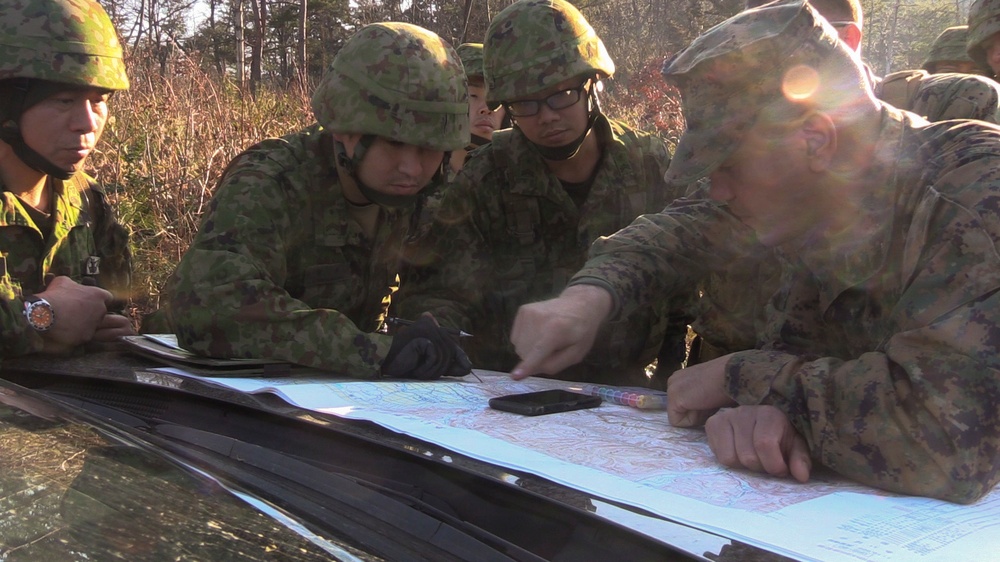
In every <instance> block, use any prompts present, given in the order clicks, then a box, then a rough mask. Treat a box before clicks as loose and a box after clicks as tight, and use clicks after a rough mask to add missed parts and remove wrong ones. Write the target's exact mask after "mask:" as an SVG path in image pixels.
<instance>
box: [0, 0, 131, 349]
mask: <svg viewBox="0 0 1000 562" xmlns="http://www.w3.org/2000/svg"><path fill="white" fill-rule="evenodd" d="M0 81H4V83H5V84H8V83H14V82H17V83H18V84H21V83H22V82H25V83H26V82H28V81H46V82H50V83H56V84H58V85H62V84H65V85H66V86H67V88H69V87H81V86H82V87H96V88H102V89H108V90H123V89H126V88H128V87H129V83H128V76H127V75H126V73H125V65H124V62H123V59H122V50H121V45H120V44H119V42H118V35H117V32H116V31H115V28H114V26H113V25H112V23H111V20H110V18H108V15H107V13H105V12H104V10H103V9H102V8H101V7H100V5H99V4H97V3H96V2H93V1H90V0H79V1H69V0H13V1H12V2H10V1H8V2H5V3H4V7H3V9H2V10H0ZM7 81H10V82H7ZM14 90H15V89H5V90H3V91H4V92H5V95H7V94H8V93H9V92H12V91H14ZM55 91H57V88H56V89H55ZM8 102H10V100H6V99H5V100H0V107H3V108H4V111H0V119H7V120H6V121H4V122H2V123H0V127H2V128H3V131H2V132H3V135H4V138H5V139H8V140H9V142H15V139H17V140H22V139H20V136H21V132H20V130H19V125H18V123H17V121H18V120H19V118H20V112H21V111H22V110H23V109H24V108H15V107H10V106H7V103H8ZM7 111H12V112H13V113H12V114H11V115H10V116H5V113H6V112H7ZM11 116H16V119H13V118H10V117H11ZM67 175H68V174H67ZM49 181H50V182H51V186H52V190H53V197H52V201H53V202H52V208H51V213H50V215H51V221H52V222H51V231H50V232H48V234H47V235H46V234H45V233H43V232H42V230H40V229H39V228H38V226H37V224H36V223H35V221H34V219H33V215H32V213H29V211H28V210H27V209H26V207H25V205H24V204H23V203H22V202H21V201H20V199H18V197H17V196H16V195H14V194H13V193H11V192H9V191H7V189H6V187H5V186H4V185H3V183H2V182H0V197H2V204H3V209H2V213H0V266H2V268H0V275H2V277H0V357H11V356H15V355H22V354H29V353H35V352H38V351H41V349H42V347H43V343H42V338H41V336H39V335H38V333H37V332H36V331H35V330H34V329H32V328H31V327H30V326H29V325H28V323H27V320H26V319H25V317H24V313H23V312H24V302H23V300H22V298H23V297H24V296H25V295H31V294H34V293H38V292H41V291H43V290H44V288H45V283H46V281H47V280H46V277H48V276H60V275H65V276H68V277H70V278H72V279H73V280H74V281H76V282H77V283H81V282H85V281H86V282H88V283H90V282H92V283H95V284H96V285H98V286H100V287H103V288H105V289H108V290H109V291H111V292H112V294H113V295H114V296H115V297H116V299H118V300H119V302H118V303H114V304H112V305H111V306H110V307H109V309H111V310H117V311H120V310H121V308H122V305H123V303H122V302H121V301H124V300H126V299H128V297H129V289H130V276H131V266H132V260H131V253H130V251H129V246H128V231H127V230H126V229H125V228H124V227H122V226H121V225H120V224H118V222H117V221H116V219H115V216H114V212H113V210H112V208H111V206H110V204H109V203H108V200H107V198H106V196H105V194H104V191H103V189H102V188H101V187H100V186H99V185H97V184H96V183H95V182H94V180H93V178H91V177H89V176H87V175H86V174H84V173H83V172H79V173H77V174H75V175H73V176H72V177H71V178H69V179H67V180H65V181H64V180H59V179H57V178H55V177H52V176H51V175H50V176H49ZM60 321H66V322H72V319H60Z"/></svg>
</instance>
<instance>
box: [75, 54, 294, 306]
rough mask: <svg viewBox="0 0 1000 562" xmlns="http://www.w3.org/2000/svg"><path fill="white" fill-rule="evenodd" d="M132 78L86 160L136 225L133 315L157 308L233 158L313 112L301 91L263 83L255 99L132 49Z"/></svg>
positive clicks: (121, 213)
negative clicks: (163, 66)
mask: <svg viewBox="0 0 1000 562" xmlns="http://www.w3.org/2000/svg"><path fill="white" fill-rule="evenodd" d="M129 76H130V78H131V82H132V87H131V89H130V90H128V91H125V92H119V93H117V94H116V95H115V96H114V97H113V98H112V101H111V113H112V118H111V120H110V121H109V123H108V125H107V127H106V128H105V131H104V135H103V137H102V139H101V143H100V145H99V147H98V150H97V151H96V152H95V153H94V154H93V155H92V156H91V158H90V161H89V164H88V165H89V167H90V172H91V173H92V174H93V175H94V176H95V177H97V179H98V181H100V182H101V183H102V184H103V185H104V186H105V188H106V189H107V191H108V194H109V196H110V197H111V199H112V201H113V202H114V204H115V206H116V209H117V211H118V217H119V220H120V221H121V222H122V223H123V224H125V225H126V227H127V228H129V229H130V230H131V232H132V249H133V253H134V262H135V274H134V277H133V295H132V302H133V314H134V317H135V318H136V319H137V320H138V319H139V318H141V316H142V315H143V314H145V313H148V312H150V311H152V310H155V309H156V308H157V306H158V304H159V295H160V288H161V286H162V284H163V282H164V281H165V280H166V278H167V276H168V275H169V274H170V273H171V272H172V271H173V268H174V266H175V265H176V263H177V262H178V260H180V257H181V255H183V253H184V251H185V250H186V249H187V247H188V245H189V244H190V242H191V239H192V238H193V236H194V234H195V233H196V232H197V229H198V226H199V222H200V218H201V214H202V212H203V210H204V208H205V205H206V204H207V203H208V201H209V199H210V198H211V196H212V193H213V191H214V189H215V185H216V183H217V182H218V180H219V177H220V175H221V174H222V172H223V171H224V170H225V167H226V165H227V164H228V163H229V161H230V160H232V158H233V157H234V156H236V155H237V154H239V153H240V152H241V151H242V150H244V149H245V148H247V147H248V146H250V145H252V144H254V143H256V142H258V141H260V140H261V139H264V138H267V137H272V136H280V135H284V134H286V133H289V132H292V131H295V130H297V129H300V128H302V127H303V126H305V125H307V124H308V123H310V122H312V114H311V110H310V109H309V100H308V98H307V97H306V96H304V95H302V94H301V93H295V92H283V91H278V90H274V89H266V88H262V89H261V90H260V91H258V95H257V97H256V99H253V98H251V96H250V95H249V93H247V92H245V91H242V90H241V89H240V88H238V87H237V85H236V84H234V82H233V81H232V80H228V79H224V78H220V77H213V76H210V75H208V74H206V73H204V72H202V71H201V70H200V69H199V68H198V67H197V66H195V65H194V64H191V63H190V62H186V61H183V60H181V61H175V62H174V63H173V65H172V67H171V72H170V74H169V76H164V75H163V74H161V72H160V69H159V67H158V66H156V65H154V64H152V61H149V60H144V59H142V58H141V57H132V58H131V60H130V66H129Z"/></svg>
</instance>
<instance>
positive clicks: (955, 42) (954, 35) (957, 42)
mask: <svg viewBox="0 0 1000 562" xmlns="http://www.w3.org/2000/svg"><path fill="white" fill-rule="evenodd" d="M968 37H969V26H967V25H956V26H954V27H949V28H947V29H945V30H944V31H942V32H941V34H940V35H938V36H937V39H935V40H934V43H932V44H931V48H930V51H929V52H928V53H927V59H926V60H925V61H924V64H923V69H924V70H926V71H927V72H929V73H931V74H941V73H945V72H959V73H962V74H978V73H980V71H981V69H980V68H979V65H978V64H976V61H974V60H972V58H971V57H969V53H968V52H966V50H965V45H966V43H968Z"/></svg>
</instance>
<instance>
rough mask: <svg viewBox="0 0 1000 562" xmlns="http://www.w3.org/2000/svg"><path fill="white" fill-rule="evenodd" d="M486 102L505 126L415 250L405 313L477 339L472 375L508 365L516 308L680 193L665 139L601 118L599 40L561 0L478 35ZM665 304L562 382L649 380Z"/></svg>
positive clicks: (449, 194) (672, 347)
mask: <svg viewBox="0 0 1000 562" xmlns="http://www.w3.org/2000/svg"><path fill="white" fill-rule="evenodd" d="M484 70H485V76H486V86H487V93H486V95H487V102H488V103H489V104H490V105H491V106H493V107H497V106H500V105H502V106H504V107H505V108H506V110H507V115H508V116H510V117H511V118H512V119H513V128H511V129H505V130H503V131H497V132H496V133H494V135H493V141H492V142H491V143H490V144H489V145H487V146H485V147H483V148H481V149H479V150H477V151H476V152H475V153H474V154H473V156H472V158H470V159H469V161H468V162H466V164H465V168H463V170H462V172H461V173H460V174H459V175H458V177H457V178H456V180H455V181H454V182H453V183H452V184H450V185H449V186H448V189H447V190H446V191H445V192H444V194H443V196H442V202H441V210H440V213H439V214H438V217H437V221H436V222H435V223H434V227H433V228H432V229H431V232H430V234H429V236H428V238H427V239H426V240H425V242H426V244H425V248H426V249H427V252H426V253H425V254H420V253H418V254H417V255H412V256H410V259H411V261H412V265H413V266H414V269H413V270H412V271H411V272H410V274H408V276H407V277H405V278H404V280H403V284H402V289H401V294H400V298H399V299H398V302H399V303H400V307H401V311H402V313H403V315H406V316H412V315H414V314H416V313H419V312H422V311H425V310H429V311H431V312H433V314H434V316H435V317H436V318H438V319H440V320H441V322H442V324H449V325H451V326H453V327H455V328H462V329H465V330H467V331H470V332H472V333H473V335H474V337H473V338H470V339H469V340H468V341H466V342H464V343H465V347H466V351H468V352H469V355H470V357H471V358H472V359H473V363H474V364H475V365H476V366H477V367H480V368H486V369H493V370H498V371H508V370H509V369H510V368H512V367H513V366H514V365H515V364H516V362H517V356H516V354H515V353H514V349H513V347H512V346H511V345H510V342H509V340H508V334H509V329H510V326H511V323H512V321H513V319H514V314H515V313H516V312H517V307H518V306H520V305H521V304H524V303H526V302H531V301H533V300H538V299H542V298H548V297H551V296H553V295H555V294H558V292H559V291H560V290H561V289H562V288H563V287H564V286H565V284H566V281H567V280H568V279H569V277H570V275H572V273H573V271H575V270H576V269H578V268H579V267H580V266H581V265H582V264H583V262H584V260H585V259H586V254H587V250H588V248H589V247H590V244H591V242H593V241H594V240H595V239H597V238H598V237H600V236H604V235H607V234H611V233H613V232H615V231H616V230H618V229H619V228H621V227H623V226H625V225H627V224H628V223H629V222H631V220H632V219H634V218H635V217H636V216H638V215H639V214H641V213H646V212H653V211H656V210H659V209H662V208H663V206H664V205H666V203H668V202H670V201H672V200H673V199H674V198H676V196H677V193H683V190H676V191H675V190H671V189H668V187H667V186H666V185H665V184H664V183H663V179H662V178H663V173H664V172H665V171H666V169H667V166H668V165H669V163H670V156H669V153H668V152H667V148H666V146H665V145H664V143H663V142H662V141H661V140H660V139H658V138H656V137H654V136H651V135H648V134H644V133H639V132H636V131H634V130H631V129H629V128H628V127H626V126H625V125H623V124H621V123H618V122H614V121H611V120H609V119H608V118H607V117H605V116H604V115H603V114H602V113H601V109H600V105H599V103H598V91H599V90H600V84H601V79H602V78H606V77H610V76H611V75H612V74H613V73H614V70H615V66H614V63H613V62H612V61H611V58H610V57H609V56H608V53H607V51H606V50H605V48H604V44H603V43H602V42H601V40H600V38H599V37H598V36H597V35H596V33H595V32H594V30H593V28H592V27H591V26H590V24H589V23H587V20H586V19H584V17H583V14H581V13H580V12H579V10H577V9H576V8H575V7H573V6H572V5H571V4H569V3H568V2H565V1H563V0H520V1H518V2H515V3H514V4H512V5H510V6H509V7H507V8H506V9H504V10H503V11H501V12H500V13H499V14H498V15H497V16H496V17H495V18H494V19H493V21H492V22H491V24H490V26H489V29H488V30H487V34H486V41H485V53H484ZM665 308H666V306H665V303H657V304H656V305H654V306H651V307H650V308H649V309H648V310H646V311H644V312H643V313H642V314H639V315H636V316H635V317H633V318H629V319H628V320H627V321H624V322H621V323H618V324H615V325H613V326H610V327H609V329H608V330H607V333H606V335H605V336H604V338H603V344H604V345H602V347H601V348H600V349H599V350H595V353H593V354H592V355H591V356H590V357H588V359H587V361H586V362H584V363H583V364H581V365H578V366H575V367H574V368H573V369H570V370H569V371H566V372H561V373H557V372H555V371H552V372H550V374H553V375H558V376H559V377H560V378H563V379H571V380H590V381H606V382H617V383H620V384H633V385H644V386H648V385H649V384H650V381H649V378H648V377H647V376H646V373H645V366H646V365H648V364H649V363H650V362H651V361H652V360H653V359H654V358H655V357H657V352H658V350H659V349H660V348H661V344H663V342H664V341H665V335H664V334H665V333H666V330H667V315H666V310H665ZM686 320H687V319H686V318H682V319H680V320H678V321H677V322H676V323H675V324H673V325H672V326H671V328H673V330H674V331H673V332H672V333H671V334H670V335H668V336H666V342H667V343H666V346H665V348H664V349H666V350H667V351H666V352H665V353H664V354H663V355H661V358H660V362H661V365H662V367H663V369H664V370H665V372H667V373H669V372H671V371H672V370H673V369H675V368H677V367H678V366H679V364H680V362H681V361H682V360H683V353H684V336H685V335H686V331H687V322H686Z"/></svg>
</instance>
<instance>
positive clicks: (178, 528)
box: [0, 388, 377, 561]
mask: <svg viewBox="0 0 1000 562" xmlns="http://www.w3.org/2000/svg"><path fill="white" fill-rule="evenodd" d="M247 499H248V500H252V501H255V502H257V503H258V505H259V506H260V507H261V508H263V509H255V508H254V507H252V506H251V505H250V504H248V503H247V502H246V501H244V500H243V499H239V498H238V497H237V496H234V495H233V494H231V493H230V492H229V491H228V490H226V489H225V488H223V487H222V486H220V485H219V484H218V483H217V482H215V481H214V480H212V479H210V478H207V477H203V476H201V475H198V474H196V473H192V472H189V471H186V470H183V469H182V468H180V467H179V466H178V465H176V464H174V463H172V462H170V461H168V460H166V459H165V458H163V457H162V456H159V455H156V454H154V453H152V452H150V451H147V450H145V449H143V448H141V447H139V446H136V445H133V444H129V443H126V442H124V441H121V440H118V439H116V438H112V437H110V436H109V435H108V434H105V433H104V432H102V431H98V430H97V429H95V428H94V427H92V426H90V425H86V424H83V423H80V422H78V421H75V420H73V419H71V418H70V417H67V416H66V415H64V414H63V413H62V411H61V409H60V408H59V407H58V406H57V405H54V404H52V403H49V402H46V401H42V400H38V399H36V398H35V397H32V396H27V395H24V394H21V393H18V392H17V391H15V390H12V389H9V388H0V502H2V504H0V505H2V512H3V514H4V515H3V517H2V518H0V559H2V560H85V559H89V560H109V559H120V560H192V559H197V560H236V559H239V560H241V561H242V560H250V561H254V560H302V561H308V560H331V559H339V560H359V559H360V560H373V559H377V558H372V557H370V556H367V555H365V554H363V553H359V552H357V551H352V550H351V549H350V548H349V547H346V546H344V545H338V544H334V543H332V542H330V541H328V540H326V539H324V538H322V537H317V536H315V535H312V534H311V533H309V532H308V531H306V530H305V529H301V530H300V532H295V531H293V530H292V528H290V527H289V525H287V523H288V522H286V524H283V523H281V522H279V521H278V520H276V519H275V518H274V517H272V515H279V514H277V512H273V510H272V513H271V514H268V513H267V510H268V509H267V508H268V506H267V505H266V504H264V503H263V502H259V501H258V500H253V499H252V498H247Z"/></svg>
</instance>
